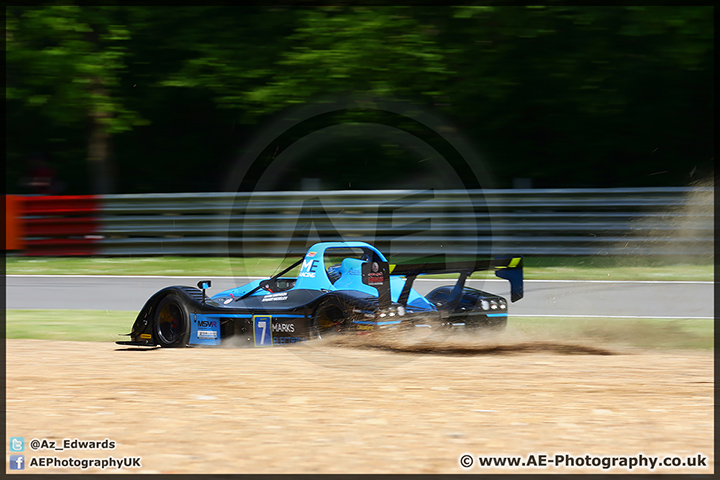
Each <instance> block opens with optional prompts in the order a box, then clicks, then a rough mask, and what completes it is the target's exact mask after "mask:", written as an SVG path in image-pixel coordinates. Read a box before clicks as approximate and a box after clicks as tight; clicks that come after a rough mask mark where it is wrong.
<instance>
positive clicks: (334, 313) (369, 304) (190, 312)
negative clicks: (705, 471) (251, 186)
mask: <svg viewBox="0 0 720 480" xmlns="http://www.w3.org/2000/svg"><path fill="white" fill-rule="evenodd" d="M522 268H523V265H522V258H520V257H515V258H497V259H493V260H479V261H471V262H441V263H420V264H404V265H403V264H399V265H394V264H390V263H388V261H387V259H386V258H385V256H384V255H383V254H382V253H380V251H379V250H378V249H376V248H375V247H373V246H372V245H370V244H368V243H365V242H322V243H317V244H315V245H313V246H312V247H311V248H310V249H309V250H308V251H307V253H306V254H305V256H304V257H303V258H300V259H299V260H298V261H297V262H295V263H293V264H292V265H291V266H289V267H288V268H286V269H284V270H283V271H282V272H280V273H278V274H277V275H273V276H272V277H270V278H266V279H262V280H255V281H252V282H250V283H248V284H246V285H244V286H242V287H237V288H232V289H230V290H226V291H224V292H220V293H218V294H217V295H214V296H212V297H208V296H207V295H206V289H207V288H209V287H210V285H211V283H210V281H207V280H206V281H201V282H199V283H198V285H197V287H187V286H173V287H167V288H164V289H162V290H160V291H159V292H157V293H156V294H155V295H153V296H152V297H150V299H149V300H148V301H147V302H146V304H145V306H144V307H143V308H142V310H141V311H140V313H139V315H138V317H137V319H136V320H135V323H134V325H133V327H132V332H131V333H129V334H128V335H129V336H130V340H129V341H119V342H117V343H118V344H120V345H134V346H145V347H147V346H157V345H160V346H162V347H184V346H189V345H190V346H193V345H210V346H212V345H221V344H222V342H223V341H224V340H226V339H229V338H231V337H234V338H233V342H234V344H237V343H238V342H239V343H240V344H246V345H247V346H254V347H271V346H276V345H286V344H290V343H296V342H302V341H306V340H310V339H316V338H322V337H323V336H324V335H326V334H329V333H332V332H360V331H366V332H367V331H374V330H378V329H383V328H405V327H409V328H410V327H415V326H420V325H422V326H428V325H429V326H437V327H446V328H452V327H465V328H474V327H475V328H477V327H486V328H491V329H495V330H498V329H500V330H501V329H503V328H504V327H505V325H506V323H507V301H506V300H505V299H504V298H503V297H500V296H498V295H493V294H491V293H487V292H484V291H481V290H477V289H474V288H470V287H467V286H465V280H466V279H467V278H468V276H470V275H471V274H472V273H473V272H475V271H478V270H495V275H497V276H498V277H500V278H504V279H507V280H509V282H510V299H511V301H512V302H515V301H517V300H519V299H520V298H522V296H523V270H522ZM293 270H297V273H296V275H294V276H288V274H290V272H292V271H293ZM442 273H457V274H459V276H458V279H457V281H456V282H455V284H454V285H447V286H441V287H438V288H436V289H434V290H432V291H431V292H430V293H428V294H427V295H425V296H423V295H420V294H419V293H418V292H417V291H416V290H415V289H414V288H413V283H414V281H415V279H416V278H417V277H418V276H419V275H423V274H442Z"/></svg>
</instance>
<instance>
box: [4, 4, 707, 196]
mask: <svg viewBox="0 0 720 480" xmlns="http://www.w3.org/2000/svg"><path fill="white" fill-rule="evenodd" d="M713 45H714V25H713V9H712V8H711V7H579V6H576V7H569V6H562V7H515V6H513V7H505V6H497V7H473V6H458V7H348V6H339V7H317V8H297V7H259V6H254V7H217V6H209V7H172V8H171V7H137V6H131V7H120V6H111V7H110V6H108V7H102V6H97V7H78V6H46V7H32V8H30V7H8V8H7V10H6V119H7V127H6V145H7V146H6V173H7V176H6V178H7V180H6V190H7V191H8V192H9V193H14V192H18V193H26V192H28V191H29V189H28V187H26V186H25V184H24V182H25V181H26V179H27V177H28V176H29V175H31V173H29V169H30V167H31V162H32V161H33V160H37V159H38V158H40V159H44V160H45V161H46V162H48V163H50V164H51V165H52V167H53V168H54V169H55V170H56V171H57V177H58V178H59V179H61V180H62V184H60V188H58V189H56V193H67V194H75V193H77V194H83V193H141V192H180V191H185V192H187V191H213V190H217V189H219V188H222V185H223V179H224V177H225V176H226V173H227V172H228V171H229V170H230V169H231V168H232V166H233V165H234V163H235V162H236V161H237V159H238V158H239V156H241V155H242V153H243V152H244V149H246V148H247V145H248V144H249V143H250V142H252V140H253V139H254V138H255V136H256V135H258V132H260V131H261V130H262V128H263V126H264V125H267V124H268V123H269V122H271V121H273V119H276V118H278V116H279V115H286V114H287V112H291V111H292V108H293V107H297V106H301V105H307V104H312V103H313V102H317V101H319V100H321V99H323V98H328V97H332V98H343V97H348V98H351V97H355V96H363V97H365V98H378V99H390V100H400V101H403V102H406V103H407V104H409V105H415V106H417V108H418V109H420V110H425V111H429V112H433V113H434V114H437V115H438V116H439V117H440V118H443V119H445V121H446V123H447V128H448V129H453V130H455V131H456V132H458V133H459V134H460V135H461V136H462V137H463V138H464V139H465V140H466V141H468V142H470V143H471V144H472V146H473V147H474V148H475V149H476V150H477V151H478V152H480V154H481V155H482V158H483V159H484V164H485V167H486V168H487V169H489V170H490V172H491V174H492V180H493V186H495V187H500V188H503V187H510V186H512V185H513V179H516V178H527V179H530V181H531V182H532V185H533V186H536V187H592V186H650V185H658V186H671V185H687V184H690V183H692V182H693V181H696V180H698V179H700V178H702V177H704V176H707V175H709V174H710V173H711V172H712V169H713V163H714V159H713V151H714V115H713V113H714V47H713ZM334 121H336V122H338V121H339V122H351V123H352V124H358V123H362V122H378V121H381V120H379V119H378V118H377V112H372V111H363V110H362V108H360V109H355V110H353V111H352V112H347V113H346V114H345V115H344V116H343V117H342V118H335V119H334ZM398 121H399V122H402V119H400V120H397V119H396V120H395V122H396V124H395V126H397V122H398ZM326 123H327V122H326ZM391 123H392V122H391ZM319 125H320V124H314V125H313V124H312V122H311V123H310V124H307V125H305V126H304V127H303V128H304V129H305V130H302V131H296V132H294V135H295V139H298V138H302V137H303V136H304V135H307V134H308V133H311V132H312V131H313V129H317V128H318V126H319ZM411 130H412V129H410V131H411ZM288 143H289V141H288V140H287V139H286V141H285V144H288ZM308 155H310V158H308V159H306V161H305V163H304V167H303V169H302V172H300V175H304V176H307V177H317V178H320V179H321V184H322V186H323V188H348V185H351V187H352V188H383V187H391V186H394V185H398V184H402V185H404V186H408V185H407V182H405V183H402V180H403V178H407V176H408V172H409V171H411V170H414V169H415V168H416V167H417V169H418V170H422V165H421V161H420V160H421V159H414V160H409V158H410V157H412V156H413V154H412V153H411V152H408V151H407V149H405V148H403V147H402V146H399V145H396V144H393V143H392V141H388V140H387V139H384V140H382V141H380V140H378V139H366V138H363V137H362V136H356V137H353V136H352V135H350V136H349V137H348V138H347V141H346V142H337V141H336V142H334V143H333V144H332V145H331V146H327V147H326V148H320V149H318V150H317V151H313V152H311V153H309V154H308ZM408 162H410V163H408ZM350 166H353V167H352V168H351V167H350ZM368 172H370V173H369V174H368ZM298 176H299V175H296V174H295V173H293V174H292V175H287V176H286V178H284V179H283V180H282V181H281V182H280V183H279V184H278V187H279V188H287V189H297V188H299V186H300V183H299V178H298ZM426 181H427V180H426ZM423 186H425V185H423Z"/></svg>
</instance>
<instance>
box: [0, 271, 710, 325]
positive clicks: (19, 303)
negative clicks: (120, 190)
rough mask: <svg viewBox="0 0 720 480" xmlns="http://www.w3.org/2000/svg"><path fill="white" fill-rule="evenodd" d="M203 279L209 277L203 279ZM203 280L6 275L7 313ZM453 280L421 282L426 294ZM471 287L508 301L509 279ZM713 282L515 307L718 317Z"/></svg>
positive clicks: (581, 285)
mask: <svg viewBox="0 0 720 480" xmlns="http://www.w3.org/2000/svg"><path fill="white" fill-rule="evenodd" d="M203 279H205V278H203ZM207 279H209V280H212V282H213V285H212V289H211V290H210V291H209V294H211V295H212V294H214V293H218V292H220V291H222V290H225V289H228V288H232V287H235V286H237V285H242V284H244V283H246V282H247V281H248V279H247V278H238V279H235V278H230V277H216V278H213V277H209V278H207ZM198 280H201V278H199V277H149V276H100V275H93V276H76V275H47V276H44V275H8V276H7V277H6V295H7V296H6V301H7V303H6V308H7V309H56V310H65V309H80V310H112V311H138V310H140V308H141V307H142V306H143V305H144V303H145V301H146V300H147V299H148V298H149V297H150V296H151V295H152V294H153V293H155V292H156V291H158V290H160V289H161V288H164V287H166V286H169V285H195V284H196V283H197V281H198ZM451 282H452V280H418V281H417V282H416V284H415V287H416V289H417V290H418V291H419V292H420V293H421V294H425V293H427V292H429V291H430V290H431V289H433V288H435V287H436V286H439V285H444V284H448V283H451ZM468 285H470V286H472V287H475V288H479V289H481V290H487V291H490V292H492V293H497V294H499V295H503V296H505V297H506V298H509V295H510V292H509V284H508V282H507V281H505V280H494V279H493V280H470V281H468ZM713 290H714V284H713V283H712V282H665V281H658V282H654V281H646V282H642V281H637V282H633V281H565V280H526V281H525V297H524V298H523V299H522V300H520V301H519V302H517V303H515V304H511V306H510V313H511V315H518V316H545V315H547V316H590V317H592V316H603V317H630V318H633V317H641V318H642V317H649V318H708V319H711V318H714V315H713V314H714V292H713Z"/></svg>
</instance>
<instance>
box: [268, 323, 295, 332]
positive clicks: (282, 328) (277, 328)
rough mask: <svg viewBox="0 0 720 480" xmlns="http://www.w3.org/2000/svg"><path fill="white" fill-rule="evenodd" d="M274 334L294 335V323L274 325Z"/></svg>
mask: <svg viewBox="0 0 720 480" xmlns="http://www.w3.org/2000/svg"><path fill="white" fill-rule="evenodd" d="M272 329H273V332H283V333H294V332H295V325H294V324H292V323H273V324H272Z"/></svg>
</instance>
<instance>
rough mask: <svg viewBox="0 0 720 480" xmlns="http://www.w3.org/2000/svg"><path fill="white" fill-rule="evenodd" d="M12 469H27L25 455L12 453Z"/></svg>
mask: <svg viewBox="0 0 720 480" xmlns="http://www.w3.org/2000/svg"><path fill="white" fill-rule="evenodd" d="M10 470H25V455H10Z"/></svg>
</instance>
